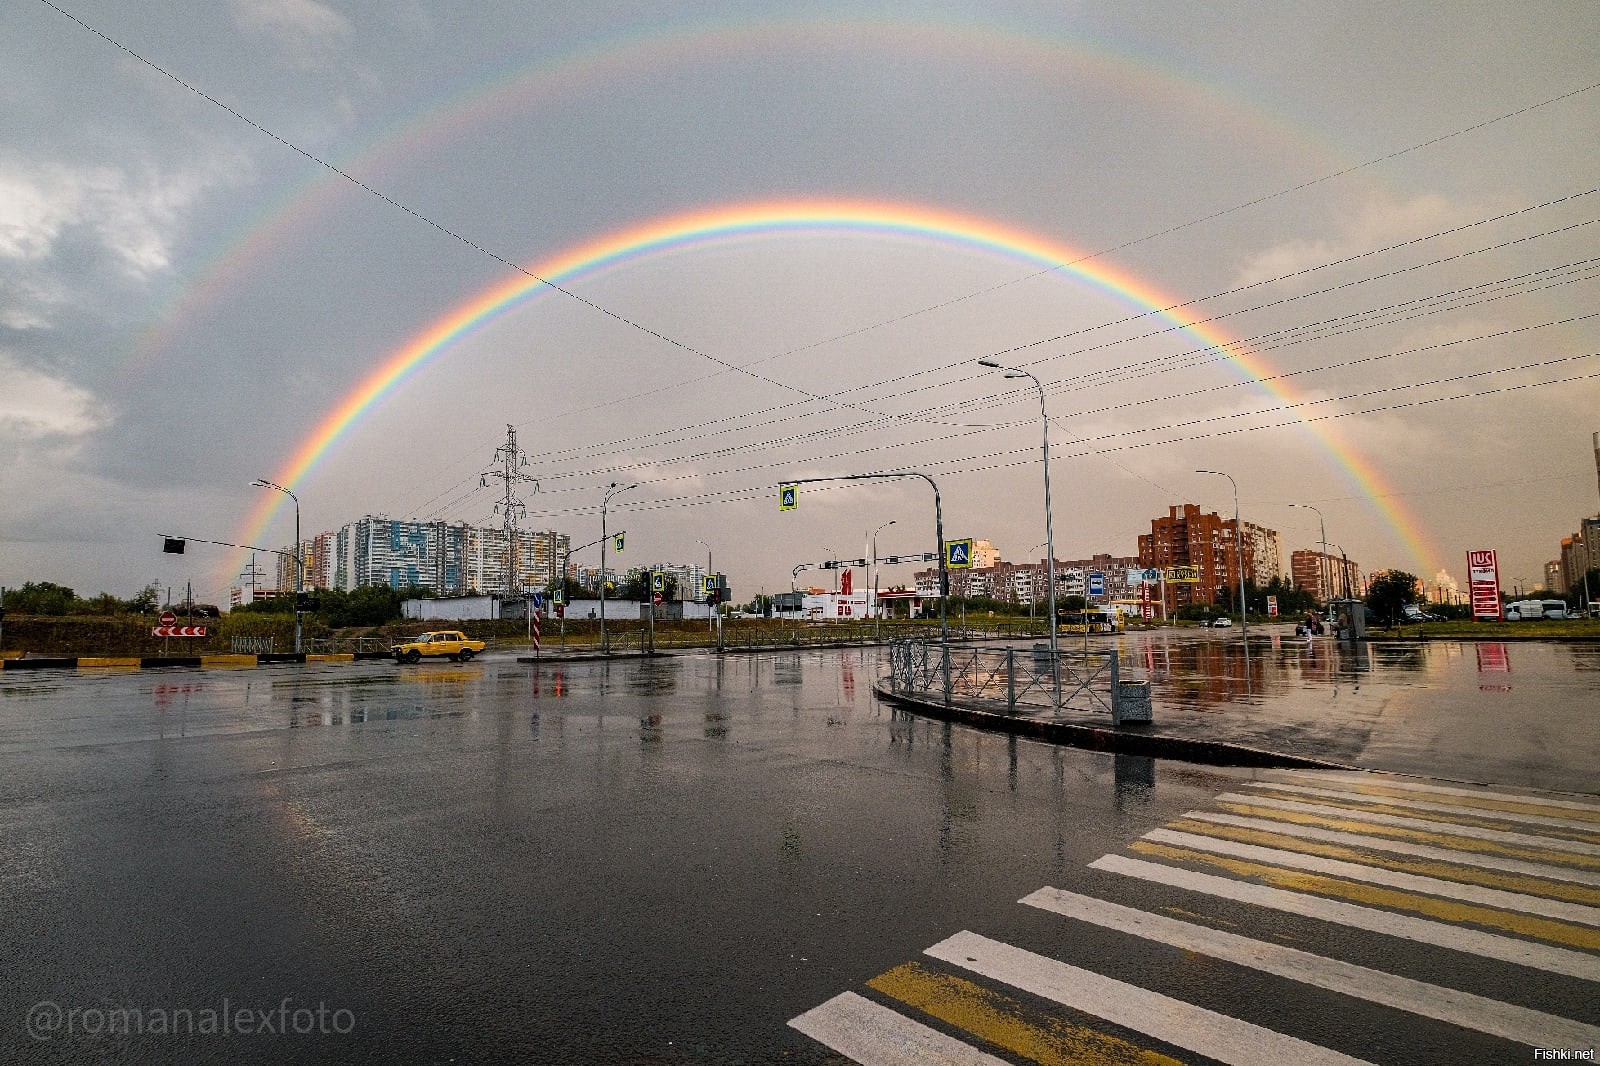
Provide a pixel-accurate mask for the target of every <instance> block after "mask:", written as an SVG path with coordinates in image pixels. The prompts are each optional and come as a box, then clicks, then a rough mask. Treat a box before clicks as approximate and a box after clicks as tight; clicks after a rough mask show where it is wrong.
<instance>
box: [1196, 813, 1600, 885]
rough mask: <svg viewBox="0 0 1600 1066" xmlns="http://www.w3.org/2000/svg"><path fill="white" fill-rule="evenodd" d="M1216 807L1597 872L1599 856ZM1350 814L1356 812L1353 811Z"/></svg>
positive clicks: (1309, 816) (1443, 833) (1308, 816)
mask: <svg viewBox="0 0 1600 1066" xmlns="http://www.w3.org/2000/svg"><path fill="white" fill-rule="evenodd" d="M1217 806H1218V807H1220V808H1221V809H1222V810H1225V811H1231V812H1232V813H1234V814H1243V815H1248V816H1249V817H1252V818H1266V819H1271V820H1274V821H1283V822H1293V823H1294V824H1296V825H1315V826H1321V827H1323V828H1325V829H1338V830H1341V831H1343V832H1347V833H1371V834H1373V835H1375V836H1385V837H1392V838H1394V839H1396V840H1412V841H1417V842H1419V843H1423V844H1437V845H1439V846H1440V847H1446V848H1454V849H1455V850H1457V851H1481V852H1485V853H1487V854H1492V855H1509V856H1511V857H1513V858H1518V859H1528V860H1530V861H1533V862H1544V863H1551V864H1553V865H1562V864H1564V865H1567V866H1577V867H1582V868H1583V869H1588V870H1600V856H1591V855H1578V854H1575V853H1573V852H1569V851H1556V850H1553V849H1547V848H1537V847H1533V846H1530V845H1523V844H1501V843H1499V842H1497V841H1492V840H1478V839H1474V838H1471V837H1461V836H1454V835H1452V834H1450V833H1449V832H1447V831H1441V832H1438V833H1429V832H1424V831H1422V830H1417V829H1404V828H1401V827H1399V826H1388V825H1377V824H1375V823H1373V822H1362V821H1353V820H1345V819H1341V818H1330V817H1327V816H1325V815H1320V814H1312V813H1301V812H1299V811H1289V810H1280V809H1278V808H1269V807H1258V806H1255V805H1253V804H1249V803H1231V802H1223V803H1218V804H1217ZM1351 813H1352V814H1354V813H1357V812H1354V811H1352V812H1351Z"/></svg>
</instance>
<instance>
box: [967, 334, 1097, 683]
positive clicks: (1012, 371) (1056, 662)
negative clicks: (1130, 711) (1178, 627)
mask: <svg viewBox="0 0 1600 1066" xmlns="http://www.w3.org/2000/svg"><path fill="white" fill-rule="evenodd" d="M978 365H979V366H986V367H989V368H990V369H992V370H1003V371H1004V372H1005V376H1006V377H1008V378H1027V379H1028V380H1029V381H1031V382H1033V385H1034V388H1036V389H1038V390H1039V421H1040V422H1041V423H1043V425H1044V431H1043V436H1044V550H1045V554H1046V556H1047V559H1046V560H1045V572H1046V575H1047V576H1046V579H1045V580H1047V581H1048V582H1049V583H1050V584H1049V588H1048V589H1047V590H1046V592H1047V593H1048V598H1049V610H1050V619H1049V623H1050V663H1051V666H1050V672H1051V676H1052V681H1053V682H1054V687H1055V706H1056V709H1057V710H1059V709H1060V708H1061V660H1060V656H1059V651H1060V648H1059V644H1058V642H1059V638H1058V636H1057V634H1056V541H1055V519H1054V516H1053V514H1052V513H1051V509H1050V415H1049V414H1048V412H1047V411H1046V410H1045V405H1044V384H1043V383H1042V382H1040V380H1039V379H1038V378H1036V377H1034V376H1033V375H1032V374H1030V373H1028V372H1027V371H1026V370H1022V369H1019V368H1018V367H1013V366H1001V365H1000V364H999V363H996V362H993V361H992V360H989V359H980V360H978ZM1088 591H1089V590H1088V588H1087V587H1085V588H1084V593H1085V596H1084V601H1085V604H1086V606H1085V608H1084V616H1083V620H1084V643H1085V651H1087V645H1088V637H1089V634H1088V622H1089V613H1088V607H1087V602H1088V595H1087V593H1088Z"/></svg>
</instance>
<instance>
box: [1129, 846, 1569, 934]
mask: <svg viewBox="0 0 1600 1066" xmlns="http://www.w3.org/2000/svg"><path fill="white" fill-rule="evenodd" d="M1144 839H1145V840H1154V841H1156V842H1157V843H1160V844H1173V845H1176V846H1178V847H1181V848H1194V849H1197V850H1199V851H1209V852H1212V853H1214V854H1217V855H1232V856H1234V857H1235V858H1240V859H1249V860H1251V861H1253V862H1265V863H1271V864H1273V865H1275V866H1287V867H1289V868H1290V869H1294V870H1309V871H1311V872H1312V873H1319V874H1327V875H1329V876H1331V877H1345V878H1349V879H1350V880H1352V881H1365V882H1366V883H1368V884H1372V885H1387V886H1389V887H1390V888H1398V889H1403V890H1405V891H1407V892H1421V893H1423V894H1425V895H1429V896H1440V897H1443V898H1444V899H1458V900H1465V901H1466V902H1469V903H1481V904H1482V905H1484V906H1486V907H1498V908H1500V909H1501V910H1508V911H1520V912H1522V913H1524V914H1538V915H1542V916H1543V917H1546V918H1555V919H1557V920H1558V921H1563V922H1576V923H1578V924H1579V925H1595V926H1600V907H1586V906H1584V905H1583V904H1581V903H1566V902H1563V901H1562V900H1557V899H1545V898H1544V897H1542V896H1529V895H1525V894H1523V893H1521V892H1507V891H1506V890H1504V889H1499V888H1485V887H1483V886H1482V885H1465V884H1461V883H1460V882H1457V881H1444V880H1441V879H1439V878H1437V877H1423V876H1420V875H1418V874H1410V873H1405V872H1403V871H1401V870H1391V869H1389V868H1387V867H1384V866H1367V865H1364V864H1362V863H1358V862H1345V861H1343V860H1340V859H1325V858H1323V857H1322V856H1320V855H1303V854H1301V853H1300V852H1297V851H1284V850H1282V849H1280V848H1268V847H1263V846H1261V845H1259V844H1244V843H1240V842H1239V841H1237V840H1223V839H1222V838H1220V837H1208V836H1201V835H1198V834H1196V833H1179V832H1174V831H1173V830H1171V829H1154V830H1151V831H1150V832H1148V833H1146V834H1145V835H1144Z"/></svg>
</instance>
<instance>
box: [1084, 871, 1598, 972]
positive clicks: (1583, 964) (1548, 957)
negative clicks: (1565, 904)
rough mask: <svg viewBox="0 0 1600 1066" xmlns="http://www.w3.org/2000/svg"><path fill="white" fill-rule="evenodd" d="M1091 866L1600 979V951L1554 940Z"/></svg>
mask: <svg viewBox="0 0 1600 1066" xmlns="http://www.w3.org/2000/svg"><path fill="white" fill-rule="evenodd" d="M1089 867H1090V869H1094V870H1104V871H1107V872H1108V873H1116V874H1122V875H1124V876H1126V877H1137V878H1139V879H1141V880H1144V881H1151V882H1154V883H1155V884H1159V885H1170V886H1172V887H1174V888H1182V889H1186V890H1188V891H1190V892H1200V893H1203V894H1205V895H1208V896H1217V897H1220V898H1222V899H1230V900H1233V901H1235V902H1238V903H1248V904H1252V905H1254V906H1257V907H1267V908H1270V909H1272V910H1278V911H1285V912H1288V913H1290V914H1299V915H1302V916H1304V917H1307V918H1316V919H1319V920H1321V921H1325V922H1334V923H1336V924H1339V925H1347V926H1350V927H1352V928H1354V929H1365V930H1367V931H1369V932H1373V933H1382V934H1384V935H1386V936H1396V937H1400V938H1402V939H1405V940H1410V941H1414V942H1415V943H1418V944H1432V945H1434V946H1436V947H1442V948H1448V949H1450V950H1452V951H1463V952H1467V953H1469V954H1473V955H1481V956H1483V957H1484V958H1489V959H1499V960H1500V961H1502V962H1511V963H1516V964H1517V965H1519V966H1529V967H1532V968H1533V969H1536V970H1545V971H1547V972H1549V973H1559V974H1565V975H1567V976H1568V977H1577V978H1581V979H1582V980H1585V981H1600V956H1595V955H1588V954H1585V953H1583V952H1581V951H1570V950H1568V949H1566V948H1561V947H1556V946H1555V945H1553V944H1541V943H1535V942H1533V941H1528V940H1513V939H1512V938H1510V937H1505V936H1499V935H1497V934H1495V933H1485V932H1482V931H1480V930H1477V929H1464V928H1462V927H1460V926H1453V925H1446V924H1444V923H1443V922H1435V921H1431V920H1429V919H1426V918H1417V917H1414V916H1412V915H1409V914H1394V913H1391V912H1389V911H1381V910H1376V909H1374V908H1372V907H1362V906H1358V905H1356V904H1354V903H1345V902H1343V901H1341V900H1335V899H1324V898H1323V897H1321V896H1312V895H1309V894H1307V893H1304V892H1290V891H1287V890H1285V889H1281V888H1269V887H1267V886H1266V885H1255V884H1249V883H1247V882H1244V881H1234V880H1231V879H1229V878H1226V877H1216V876H1214V875H1212V874H1203V873H1196V872H1194V871H1192V870H1184V869H1180V868H1179V867H1176V866H1162V865H1160V864H1158V863H1153V862H1144V861H1143V860H1140V859H1130V858H1128V857H1126V856H1123V855H1102V856H1101V857H1100V858H1098V859H1096V860H1095V861H1094V862H1092V863H1090V864H1089Z"/></svg>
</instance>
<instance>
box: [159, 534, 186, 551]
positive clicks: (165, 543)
mask: <svg viewBox="0 0 1600 1066" xmlns="http://www.w3.org/2000/svg"><path fill="white" fill-rule="evenodd" d="M184 545H185V542H184V539H183V538H182V537H165V538H163V539H162V544H161V550H162V551H163V552H165V553H166V554H168V555H182V554H183V549H184Z"/></svg>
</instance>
